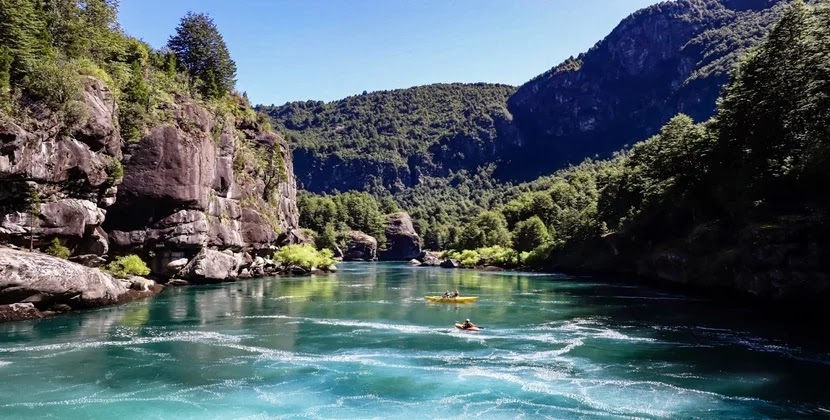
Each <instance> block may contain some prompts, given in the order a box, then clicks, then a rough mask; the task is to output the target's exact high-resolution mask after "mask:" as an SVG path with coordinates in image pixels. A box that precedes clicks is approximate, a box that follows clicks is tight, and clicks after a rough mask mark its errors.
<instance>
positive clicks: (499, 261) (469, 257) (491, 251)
mask: <svg viewBox="0 0 830 420" xmlns="http://www.w3.org/2000/svg"><path fill="white" fill-rule="evenodd" d="M520 257H521V256H520V254H519V253H517V252H516V251H515V250H513V249H510V248H505V247H503V246H498V245H495V246H491V247H483V248H478V249H475V250H472V249H465V250H463V251H453V250H451V251H447V252H445V253H444V254H443V255H442V258H449V259H453V260H458V261H459V263H460V264H461V266H462V267H480V266H485V265H495V266H500V267H516V266H518V265H519V264H520V263H521V258H520Z"/></svg>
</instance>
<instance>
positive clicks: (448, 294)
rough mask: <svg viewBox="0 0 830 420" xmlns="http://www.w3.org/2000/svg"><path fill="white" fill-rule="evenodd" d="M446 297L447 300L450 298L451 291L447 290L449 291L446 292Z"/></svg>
mask: <svg viewBox="0 0 830 420" xmlns="http://www.w3.org/2000/svg"><path fill="white" fill-rule="evenodd" d="M444 297H445V298H448V297H450V291H449V289H447V291H446V292H444Z"/></svg>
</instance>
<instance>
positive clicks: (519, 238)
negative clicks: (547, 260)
mask: <svg viewBox="0 0 830 420" xmlns="http://www.w3.org/2000/svg"><path fill="white" fill-rule="evenodd" d="M513 238H514V239H513V242H514V246H515V248H516V250H517V251H533V250H534V249H536V248H538V247H539V246H541V245H544V244H545V243H546V242H548V241H549V240H550V234H549V233H548V228H547V227H545V223H544V222H543V221H542V219H540V218H539V216H533V217H531V218H530V219H527V220H522V221H521V222H519V223H517V224H516V229H515V230H514V234H513Z"/></svg>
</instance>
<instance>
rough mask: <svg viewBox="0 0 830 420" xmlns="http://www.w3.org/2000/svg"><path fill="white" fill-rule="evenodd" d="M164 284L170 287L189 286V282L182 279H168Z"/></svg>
mask: <svg viewBox="0 0 830 420" xmlns="http://www.w3.org/2000/svg"><path fill="white" fill-rule="evenodd" d="M164 284H165V285H167V286H171V287H181V286H189V285H190V282H189V281H187V280H184V279H170V280H169V281H168V282H167V283H164Z"/></svg>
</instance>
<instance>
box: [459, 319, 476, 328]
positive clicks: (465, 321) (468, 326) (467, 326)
mask: <svg viewBox="0 0 830 420" xmlns="http://www.w3.org/2000/svg"><path fill="white" fill-rule="evenodd" d="M472 327H475V324H473V323H472V322H470V320H469V319H465V320H464V323H463V324H461V328H462V329H465V330H466V329H468V328H472Z"/></svg>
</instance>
